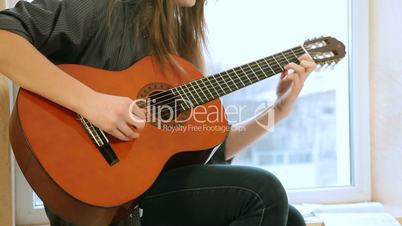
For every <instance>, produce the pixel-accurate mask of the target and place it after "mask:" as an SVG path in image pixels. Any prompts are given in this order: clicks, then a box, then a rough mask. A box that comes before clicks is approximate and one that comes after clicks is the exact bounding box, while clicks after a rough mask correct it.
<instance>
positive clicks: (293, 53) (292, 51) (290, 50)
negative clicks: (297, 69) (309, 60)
mask: <svg viewBox="0 0 402 226" xmlns="http://www.w3.org/2000/svg"><path fill="white" fill-rule="evenodd" d="M290 51H291V52H292V54H293V55H294V56H295V58H296V59H297V61H299V59H298V58H299V57H298V56H297V55H296V53H295V52H294V51H293V49H290Z"/></svg>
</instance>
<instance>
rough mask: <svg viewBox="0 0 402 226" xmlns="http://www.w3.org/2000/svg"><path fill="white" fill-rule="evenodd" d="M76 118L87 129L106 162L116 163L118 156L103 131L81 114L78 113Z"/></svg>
mask: <svg viewBox="0 0 402 226" xmlns="http://www.w3.org/2000/svg"><path fill="white" fill-rule="evenodd" d="M78 120H79V121H80V122H81V124H82V126H83V127H84V129H85V130H86V131H87V133H88V135H89V136H90V138H91V140H92V141H93V142H94V144H95V145H96V147H97V148H98V150H99V152H100V153H101V154H102V156H103V158H104V159H105V160H106V162H107V163H108V164H109V165H110V166H113V165H114V164H116V163H118V162H119V158H118V157H117V155H116V153H115V152H114V150H113V149H112V147H111V146H110V142H109V139H108V138H107V137H106V135H105V133H104V132H103V131H102V130H101V129H99V128H98V127H96V126H94V125H93V124H92V123H90V122H89V121H88V120H87V119H85V118H84V117H82V116H81V115H78Z"/></svg>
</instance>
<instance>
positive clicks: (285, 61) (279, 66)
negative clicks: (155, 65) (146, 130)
mask: <svg viewBox="0 0 402 226" xmlns="http://www.w3.org/2000/svg"><path fill="white" fill-rule="evenodd" d="M296 48H297V47H296ZM294 49H295V48H294ZM290 51H292V49H291V50H288V52H290ZM300 51H302V52H300ZM285 52H286V51H285ZM302 53H305V51H304V50H303V49H301V50H299V51H296V52H294V51H292V53H291V55H293V56H292V57H295V59H290V60H289V59H287V58H286V56H285V55H286V54H284V52H282V53H279V54H282V55H283V59H279V57H277V58H278V59H279V60H278V59H276V60H275V58H274V60H275V61H276V62H277V65H276V66H273V67H271V66H269V65H267V66H268V67H269V68H270V69H271V71H272V72H274V74H271V75H268V77H270V76H273V75H275V74H278V73H280V70H279V69H281V70H282V69H283V66H282V64H288V63H290V62H293V61H294V60H297V58H298V56H297V54H302ZM279 54H276V55H279ZM289 54H290V53H289ZM288 57H289V56H288ZM267 58H269V57H267ZM262 60H264V61H267V60H266V58H264V59H262ZM259 61H261V60H259ZM269 63H273V61H272V60H271V62H269ZM251 64H254V66H253V65H251ZM245 66H248V67H249V68H250V69H247V70H242V71H243V74H241V76H242V77H243V78H240V76H236V77H234V78H235V79H236V80H238V79H244V75H246V76H248V74H250V72H251V73H253V74H254V75H255V76H254V77H256V78H257V79H255V78H253V81H252V80H250V78H249V77H248V78H247V79H248V80H250V82H251V83H249V84H247V85H246V84H244V83H243V85H244V86H248V85H251V84H252V83H255V82H257V81H260V80H262V79H265V78H268V77H266V76H267V74H266V73H265V72H266V71H267V70H268V67H266V66H265V65H263V66H260V65H259V64H258V61H255V62H252V63H249V64H245V65H242V66H240V67H245ZM256 66H257V68H259V70H258V71H253V69H254V70H255V69H256ZM274 68H275V69H274ZM232 70H234V69H232ZM229 71H230V70H229ZM277 71H279V72H277ZM220 74H222V73H220ZM226 74H227V75H226V76H230V74H229V73H228V71H226ZM232 75H233V74H232ZM262 75H263V76H265V77H264V78H260V77H259V76H262ZM223 76H224V75H223ZM210 77H211V76H209V77H205V78H210ZM222 79H223V77H222ZM196 81H197V80H196ZM240 81H241V80H240ZM209 83H210V84H211V85H212V83H211V81H209ZM187 84H189V83H187ZM233 84H235V83H234V82H233V83H232V85H233ZM215 85H216V84H215ZM226 88H229V90H228V89H222V91H223V92H224V94H225V93H228V91H232V90H231V89H230V86H229V85H227V87H226ZM236 88H237V86H236ZM242 88H243V87H242ZM192 89H193V91H197V90H198V88H196V87H194V86H192ZM188 90H189V91H190V89H188ZM203 94H204V96H205V97H207V96H206V95H205V93H203ZM216 94H218V95H221V94H220V93H217V92H216ZM180 96H181V95H180ZM209 98H214V96H211V97H209ZM209 98H208V97H207V99H206V100H204V99H202V98H200V99H198V98H193V99H194V100H195V101H196V102H197V104H198V105H200V104H202V103H205V102H208V101H210V99H209ZM170 99H172V98H170ZM173 99H176V97H175V96H174V97H173ZM168 100H169V99H168ZM200 100H201V102H199V101H200ZM164 101H167V100H163V101H162V102H164ZM159 103H160V102H159ZM159 103H157V104H159ZM171 103H174V101H173V102H169V103H167V104H166V105H168V104H171ZM178 107H180V109H176V111H177V110H185V109H183V107H182V105H179V106H178ZM166 110H167V111H168V112H163V110H162V111H161V112H160V114H161V117H164V116H166V114H165V113H167V114H168V116H171V113H172V111H170V110H169V109H166Z"/></svg>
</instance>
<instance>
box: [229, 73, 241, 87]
mask: <svg viewBox="0 0 402 226" xmlns="http://www.w3.org/2000/svg"><path fill="white" fill-rule="evenodd" d="M228 77H229V79H230V80H231V81H232V82H233V85H234V86H235V87H236V89H239V87H237V84H236V82H235V81H234V80H233V78H232V76H230V74H229V76H228Z"/></svg>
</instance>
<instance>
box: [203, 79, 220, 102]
mask: <svg viewBox="0 0 402 226" xmlns="http://www.w3.org/2000/svg"><path fill="white" fill-rule="evenodd" d="M211 77H213V76H209V77H206V80H207V81H208V82H209V84H210V85H211V87H212V88H213V89H214V90H215V93H216V96H215V97H219V96H220V93H219V92H218V90H216V89H215V86H214V85H213V84H212V82H211V81H210V78H211Z"/></svg>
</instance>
